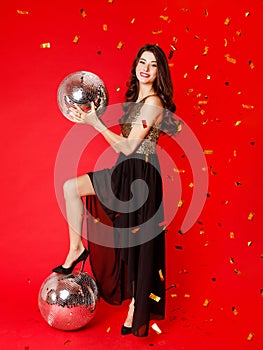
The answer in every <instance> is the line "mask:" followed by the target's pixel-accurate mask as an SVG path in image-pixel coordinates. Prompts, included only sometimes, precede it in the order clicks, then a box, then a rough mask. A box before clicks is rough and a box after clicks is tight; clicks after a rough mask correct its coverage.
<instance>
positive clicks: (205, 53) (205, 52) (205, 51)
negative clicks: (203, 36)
mask: <svg viewBox="0 0 263 350" xmlns="http://www.w3.org/2000/svg"><path fill="white" fill-rule="evenodd" d="M208 49H209V46H205V48H204V51H203V54H202V55H203V56H206V55H207V53H208Z"/></svg>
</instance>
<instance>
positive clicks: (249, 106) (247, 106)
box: [242, 104, 254, 109]
mask: <svg viewBox="0 0 263 350" xmlns="http://www.w3.org/2000/svg"><path fill="white" fill-rule="evenodd" d="M242 107H243V108H244V109H253V108H254V106H253V105H245V104H242Z"/></svg>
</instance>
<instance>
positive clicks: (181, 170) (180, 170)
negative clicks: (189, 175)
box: [173, 168, 185, 173]
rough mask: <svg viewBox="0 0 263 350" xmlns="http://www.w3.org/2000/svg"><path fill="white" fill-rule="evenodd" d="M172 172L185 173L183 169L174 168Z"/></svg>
mask: <svg viewBox="0 0 263 350" xmlns="http://www.w3.org/2000/svg"><path fill="white" fill-rule="evenodd" d="M173 171H174V172H175V173H185V170H184V169H176V168H173Z"/></svg>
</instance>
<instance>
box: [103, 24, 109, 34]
mask: <svg viewBox="0 0 263 350" xmlns="http://www.w3.org/2000/svg"><path fill="white" fill-rule="evenodd" d="M102 29H103V30H104V32H107V30H108V25H107V24H103V26H102Z"/></svg>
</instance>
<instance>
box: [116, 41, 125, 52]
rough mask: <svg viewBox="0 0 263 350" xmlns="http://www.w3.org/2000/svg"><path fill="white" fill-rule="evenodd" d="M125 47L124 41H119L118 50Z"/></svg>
mask: <svg viewBox="0 0 263 350" xmlns="http://www.w3.org/2000/svg"><path fill="white" fill-rule="evenodd" d="M123 45H124V43H123V42H122V41H119V42H118V45H117V49H118V50H121V49H122V47H123Z"/></svg>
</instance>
